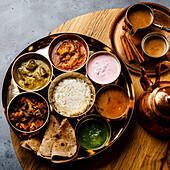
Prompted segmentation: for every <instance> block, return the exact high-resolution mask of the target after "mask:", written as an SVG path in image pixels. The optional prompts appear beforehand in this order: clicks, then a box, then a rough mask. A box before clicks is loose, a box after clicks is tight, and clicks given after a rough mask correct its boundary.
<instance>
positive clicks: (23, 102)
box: [7, 92, 50, 139]
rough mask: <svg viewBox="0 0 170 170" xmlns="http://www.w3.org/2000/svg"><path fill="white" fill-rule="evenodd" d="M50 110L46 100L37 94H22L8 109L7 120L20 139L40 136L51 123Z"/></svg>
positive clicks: (13, 99) (10, 103) (11, 102)
mask: <svg viewBox="0 0 170 170" xmlns="http://www.w3.org/2000/svg"><path fill="white" fill-rule="evenodd" d="M49 115H50V109H49V105H48V102H47V101H46V99H45V98H44V97H43V96H41V95H40V94H38V93H35V92H22V93H20V94H19V95H17V96H15V97H13V98H12V100H11V101H10V102H9V104H8V107H7V120H8V123H9V125H10V127H11V128H12V129H13V130H14V131H16V134H18V135H19V137H20V138H23V139H26V138H30V137H32V136H35V135H37V134H39V133H40V132H41V131H42V130H43V129H44V128H45V127H46V125H47V123H48V121H49Z"/></svg>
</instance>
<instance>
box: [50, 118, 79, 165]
mask: <svg viewBox="0 0 170 170" xmlns="http://www.w3.org/2000/svg"><path fill="white" fill-rule="evenodd" d="M76 152H77V142H76V136H75V131H74V129H73V128H72V126H71V125H70V123H69V121H68V119H67V118H65V119H63V121H62V122H61V125H60V127H59V129H58V131H57V133H56V134H55V135H54V144H53V148H52V155H51V160H52V162H55V163H56V162H57V163H58V162H62V160H61V159H62V158H63V162H65V161H66V160H65V159H68V160H70V159H69V158H71V157H73V156H74V155H75V154H76ZM61 157H62V158H61Z"/></svg>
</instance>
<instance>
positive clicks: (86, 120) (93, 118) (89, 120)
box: [75, 114, 111, 150]
mask: <svg viewBox="0 0 170 170" xmlns="http://www.w3.org/2000/svg"><path fill="white" fill-rule="evenodd" d="M95 123H97V124H101V125H102V126H103V127H104V129H105V133H104V132H102V130H101V129H98V127H95ZM87 126H91V127H90V128H93V129H90V128H89V129H86V127H87ZM82 130H83V131H84V130H87V131H86V135H87V136H86V137H88V139H90V138H91V137H92V136H94V139H93V141H91V142H90V141H89V140H88V139H84V140H88V141H87V143H86V144H84V142H85V141H81V140H80V136H79V135H84V134H83V133H84V132H82ZM92 132H94V133H95V134H92ZM106 133H107V134H106ZM75 134H76V138H77V141H78V143H79V144H80V145H81V146H82V147H83V148H85V149H88V150H99V149H101V148H103V147H105V146H106V145H107V143H108V142H109V141H110V138H111V127H110V125H109V123H108V122H107V121H106V120H105V119H104V118H102V117H101V116H98V115H95V114H91V115H86V116H84V117H83V118H81V119H80V121H78V123H77V124H76V127H75ZM102 134H105V135H107V136H106V138H105V139H104V141H102V144H99V143H98V142H99V141H98V142H97V141H95V140H96V139H95V136H99V140H103V136H102ZM83 137H84V136H83ZM96 142H97V143H96ZM93 144H94V145H96V146H95V147H92V146H90V145H93Z"/></svg>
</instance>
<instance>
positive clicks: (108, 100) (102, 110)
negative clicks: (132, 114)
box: [94, 84, 130, 120]
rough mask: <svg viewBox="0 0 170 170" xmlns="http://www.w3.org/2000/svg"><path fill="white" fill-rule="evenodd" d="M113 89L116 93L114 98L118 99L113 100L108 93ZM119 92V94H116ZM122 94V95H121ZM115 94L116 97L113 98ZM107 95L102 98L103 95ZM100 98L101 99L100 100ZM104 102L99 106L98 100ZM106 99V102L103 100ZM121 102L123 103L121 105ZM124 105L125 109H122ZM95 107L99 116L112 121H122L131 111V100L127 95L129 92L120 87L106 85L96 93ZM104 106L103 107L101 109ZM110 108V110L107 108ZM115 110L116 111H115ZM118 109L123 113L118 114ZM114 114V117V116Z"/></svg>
mask: <svg viewBox="0 0 170 170" xmlns="http://www.w3.org/2000/svg"><path fill="white" fill-rule="evenodd" d="M111 89H113V90H114V91H113V92H112V95H111V96H112V97H116V98H111V97H110V96H109V95H108V94H107V93H106V92H107V90H111ZM116 91H117V93H116ZM120 92H121V93H120ZM113 93H114V94H115V95H116V96H113ZM103 94H104V95H105V96H102V97H101V95H103ZM123 96H124V100H123ZM99 97H100V98H99ZM99 99H100V100H102V101H100V105H99V104H98V100H99ZM103 99H105V100H103ZM113 101H114V103H115V105H114V104H113V103H111V102H113ZM121 101H123V103H120V102H121ZM120 104H122V105H124V106H123V107H121V106H122V105H120ZM94 105H95V107H96V110H97V111H98V112H99V114H100V115H101V116H102V117H104V118H106V119H110V120H120V119H122V118H123V117H124V116H125V115H126V114H127V113H128V110H129V107H130V98H129V96H128V94H127V92H126V91H125V90H124V89H123V88H122V87H121V86H118V85H112V84H110V85H105V86H103V87H101V88H100V89H99V90H98V91H97V93H96V101H95V104H94ZM101 106H102V107H101ZM107 106H108V109H107V108H106V107H107ZM114 109H115V110H114ZM118 109H119V110H120V111H121V113H119V114H117V113H116V112H115V111H116V110H117V111H118ZM112 114H114V115H112Z"/></svg>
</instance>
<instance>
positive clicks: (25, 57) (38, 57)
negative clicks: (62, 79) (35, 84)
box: [11, 52, 53, 91]
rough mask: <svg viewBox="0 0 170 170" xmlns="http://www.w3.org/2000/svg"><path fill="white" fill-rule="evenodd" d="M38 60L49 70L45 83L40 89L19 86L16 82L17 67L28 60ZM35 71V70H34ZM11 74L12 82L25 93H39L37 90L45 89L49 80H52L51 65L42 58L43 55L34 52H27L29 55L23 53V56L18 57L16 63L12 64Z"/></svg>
mask: <svg viewBox="0 0 170 170" xmlns="http://www.w3.org/2000/svg"><path fill="white" fill-rule="evenodd" d="M32 59H34V60H40V61H42V62H44V63H45V64H46V66H47V67H48V68H49V70H50V71H49V72H50V75H49V77H48V80H47V81H46V82H45V84H44V85H42V86H41V87H39V88H26V87H21V85H20V84H19V82H18V68H19V66H20V65H21V64H22V63H23V62H25V61H28V60H32ZM35 70H36V69H35ZM11 74H12V78H13V80H14V82H15V83H16V84H17V86H18V87H19V88H20V89H22V90H25V91H39V90H42V89H44V88H45V87H47V86H48V84H49V83H50V82H51V79H52V76H53V67H52V64H51V63H50V61H49V60H48V59H47V58H46V57H44V56H43V55H41V54H38V53H34V52H29V53H25V54H23V55H21V56H20V57H18V58H17V59H16V61H15V62H14V63H13V65H12V70H11Z"/></svg>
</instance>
